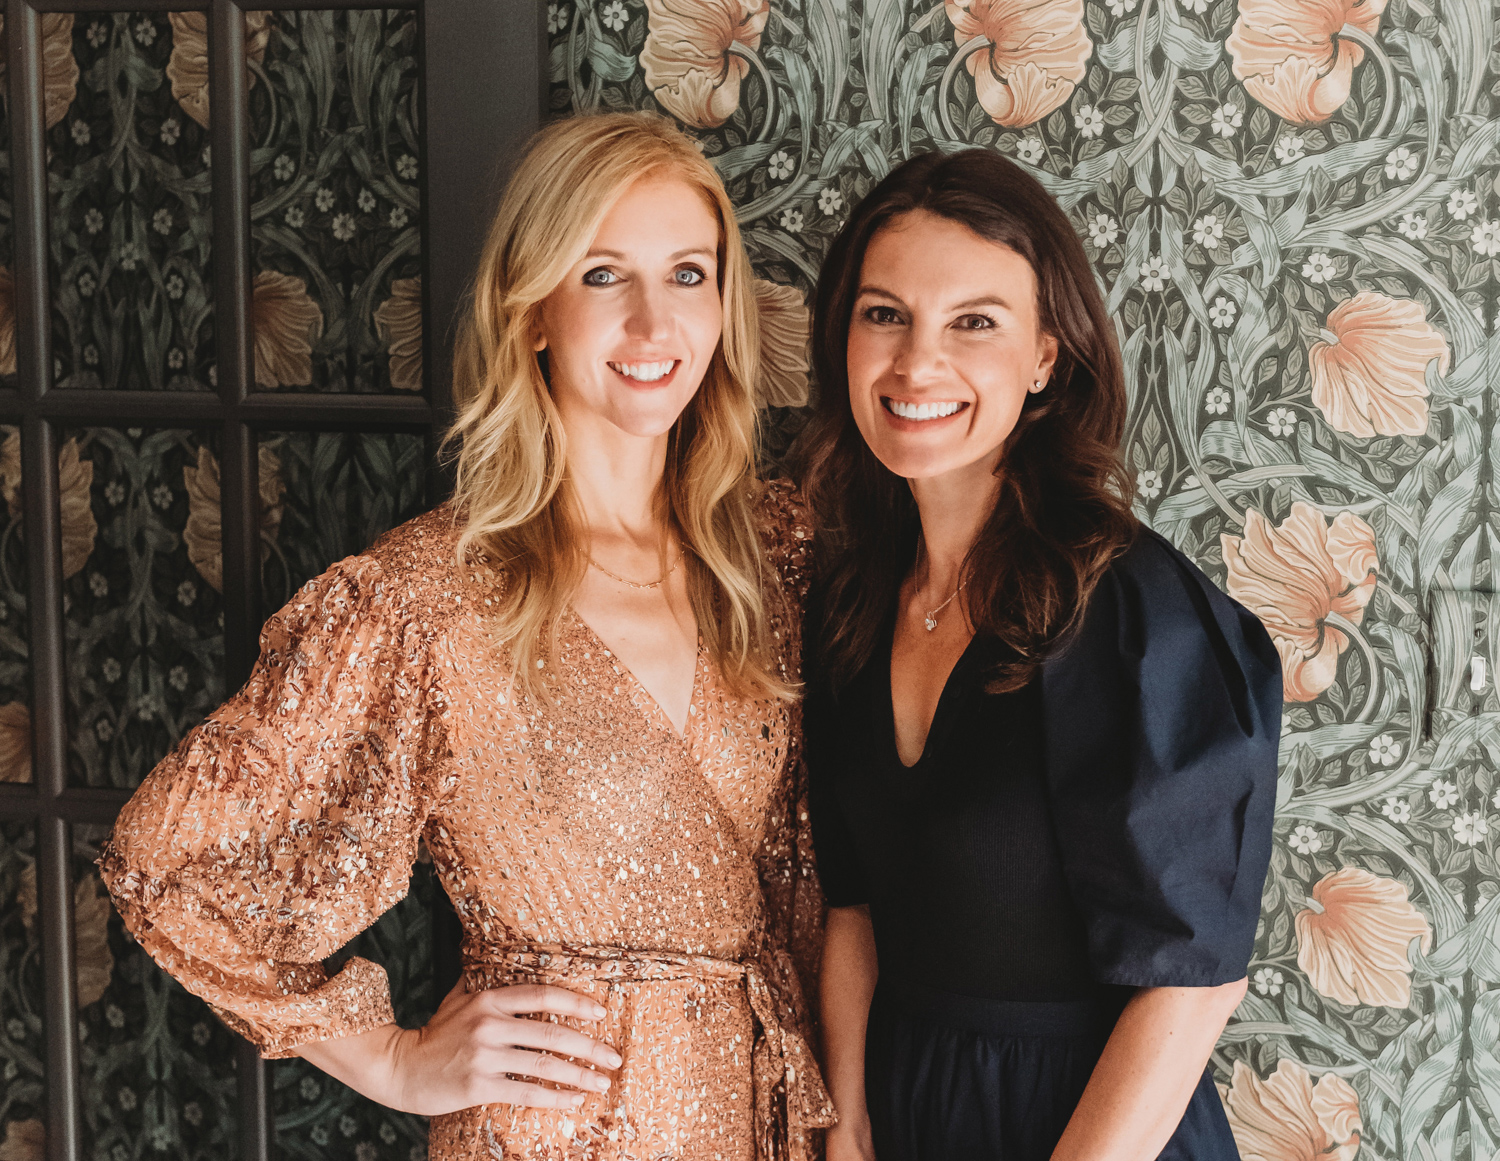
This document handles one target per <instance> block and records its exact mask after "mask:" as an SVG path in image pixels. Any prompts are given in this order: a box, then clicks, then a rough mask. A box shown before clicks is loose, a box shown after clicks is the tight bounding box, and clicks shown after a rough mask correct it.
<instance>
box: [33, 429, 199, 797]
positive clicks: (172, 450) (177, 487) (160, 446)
mask: <svg viewBox="0 0 1500 1161" xmlns="http://www.w3.org/2000/svg"><path fill="white" fill-rule="evenodd" d="M63 435H64V437H65V440H66V442H65V443H64V445H63V449H62V457H63V461H64V463H65V464H69V463H71V464H72V465H73V469H72V472H71V474H70V473H69V472H68V470H67V469H66V468H65V470H64V476H63V480H62V511H63V543H64V548H63V576H64V582H63V594H64V596H63V608H64V611H65V614H66V616H65V628H66V632H67V649H68V697H69V702H70V709H71V723H70V724H71V739H72V745H71V752H70V755H69V759H70V771H69V773H70V777H71V779H72V781H73V782H74V783H75V784H82V785H85V786H124V787H133V786H135V785H136V784H138V783H139V782H140V780H141V779H142V778H143V777H145V775H146V774H147V773H148V772H149V771H150V769H151V767H152V766H154V765H155V764H156V763H157V762H158V761H159V760H160V759H161V757H162V756H163V755H164V754H166V753H167V752H168V751H169V750H170V749H171V748H172V747H173V746H175V745H176V744H177V742H178V741H179V739H181V737H182V736H183V734H185V733H186V732H187V731H188V730H190V729H191V728H192V727H193V726H195V725H196V724H197V723H198V722H199V721H201V720H202V719H203V717H204V716H205V715H206V714H207V713H208V712H209V711H210V710H212V709H214V708H215V707H216V706H217V705H218V704H219V703H220V702H221V701H222V700H223V699H224V678H223V670H224V614H223V601H222V599H221V597H220V595H219V590H220V586H221V561H220V550H219V472H218V459H217V457H216V454H215V449H214V447H213V446H212V445H211V444H210V443H208V442H206V440H205V438H204V436H203V435H202V434H201V433H198V432H193V431H186V430H177V429H169V430H146V429H142V428H129V429H123V430H122V429H119V428H109V427H93V428H80V429H77V430H72V431H65V432H64V433H63ZM70 546H71V548H70Z"/></svg>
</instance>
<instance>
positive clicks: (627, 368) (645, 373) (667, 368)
mask: <svg viewBox="0 0 1500 1161" xmlns="http://www.w3.org/2000/svg"><path fill="white" fill-rule="evenodd" d="M610 366H611V367H612V368H614V370H616V371H618V372H619V373H620V374H622V375H624V376H625V377H626V378H627V379H634V380H636V381H637V382H638V383H655V382H656V381H657V380H658V379H663V378H665V377H666V376H668V375H670V374H671V373H672V368H673V367H675V366H677V360H675V359H673V360H672V361H671V362H668V363H611V364H610Z"/></svg>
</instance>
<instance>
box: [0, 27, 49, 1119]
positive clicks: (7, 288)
mask: <svg viewBox="0 0 1500 1161" xmlns="http://www.w3.org/2000/svg"><path fill="white" fill-rule="evenodd" d="M43 19H44V20H45V19H46V18H45V17H43ZM0 59H5V60H9V59H10V50H9V47H8V46H7V44H6V43H5V38H4V35H3V33H0ZM3 80H4V74H3V73H0V81H3ZM10 145H11V137H10V101H9V100H8V99H7V100H6V101H5V102H4V103H3V105H0V387H14V386H15V385H16V282H15V230H14V229H13V228H12V219H13V218H14V215H15V210H14V206H15V202H14V201H13V198H14V197H15V184H14V182H12V180H11V170H12V166H11V148H10ZM0 1140H4V1138H3V1137H0Z"/></svg>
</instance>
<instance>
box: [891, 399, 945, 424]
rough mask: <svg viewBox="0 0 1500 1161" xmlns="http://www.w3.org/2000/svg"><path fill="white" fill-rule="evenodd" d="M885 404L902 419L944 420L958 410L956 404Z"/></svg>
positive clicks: (898, 400) (893, 401)
mask: <svg viewBox="0 0 1500 1161" xmlns="http://www.w3.org/2000/svg"><path fill="white" fill-rule="evenodd" d="M886 404H887V405H888V406H889V407H890V409H891V410H892V411H893V412H895V413H896V414H897V415H899V416H900V417H901V418H902V419H945V418H947V417H948V416H950V415H952V414H953V413H954V412H955V411H957V410H958V409H959V407H960V406H961V404H958V403H952V402H950V403H906V402H903V401H902V400H900V399H888V400H886Z"/></svg>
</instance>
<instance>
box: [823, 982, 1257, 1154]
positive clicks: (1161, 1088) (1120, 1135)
mask: <svg viewBox="0 0 1500 1161" xmlns="http://www.w3.org/2000/svg"><path fill="white" fill-rule="evenodd" d="M1244 996H1245V981H1244V980H1239V981H1237V982H1235V983H1232V984H1223V985H1222V986H1220V987H1216V988H1142V989H1141V990H1140V991H1139V992H1137V993H1136V994H1135V996H1133V997H1132V998H1131V1000H1130V1003H1128V1004H1126V1005H1125V1011H1124V1012H1123V1013H1122V1014H1121V1015H1120V1020H1119V1023H1117V1024H1116V1025H1115V1030H1114V1031H1113V1032H1112V1033H1111V1034H1110V1037H1109V1043H1107V1044H1106V1045H1105V1046H1104V1054H1103V1055H1102V1056H1101V1057H1100V1058H1099V1063H1098V1064H1096V1065H1095V1066H1094V1072H1093V1075H1092V1076H1091V1077H1090V1078H1089V1083H1088V1087H1087V1088H1085V1089H1084V1090H1083V1097H1082V1098H1081V1099H1080V1100H1079V1102H1078V1107H1077V1108H1076V1109H1075V1110H1074V1111H1073V1117H1072V1119H1071V1120H1070V1121H1069V1122H1068V1127H1067V1129H1066V1130H1065V1131H1064V1132H1063V1135H1062V1140H1060V1141H1059V1142H1058V1143H1057V1148H1056V1149H1054V1150H1053V1151H1052V1161H1151V1159H1152V1158H1154V1157H1156V1156H1157V1154H1159V1153H1160V1152H1161V1151H1162V1148H1163V1147H1164V1146H1165V1145H1166V1143H1167V1141H1168V1140H1169V1139H1170V1138H1171V1136H1172V1133H1173V1131H1174V1130H1175V1129H1176V1128H1177V1124H1178V1122H1179V1121H1181V1120H1182V1114H1183V1112H1184V1110H1186V1109H1187V1106H1188V1101H1189V1100H1190V1099H1191V1098H1192V1095H1193V1089H1194V1088H1195V1087H1196V1086H1197V1084H1198V1080H1199V1078H1200V1077H1201V1076H1202V1075H1203V1068H1204V1065H1206V1064H1207V1063H1208V1056H1209V1053H1211V1052H1212V1051H1213V1048H1214V1045H1215V1044H1216V1043H1217V1042H1218V1039H1219V1034H1220V1033H1222V1032H1223V1031H1224V1025H1225V1024H1227V1023H1228V1022H1229V1017H1230V1016H1232V1015H1233V1014H1234V1010H1235V1009H1236V1008H1237V1007H1239V1004H1240V1001H1241V1000H1242V999H1244ZM824 1019H825V1020H826V1019H827V1017H826V1016H825V1017H824Z"/></svg>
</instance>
